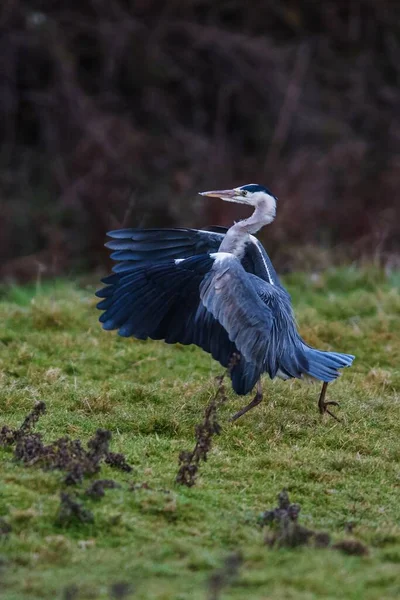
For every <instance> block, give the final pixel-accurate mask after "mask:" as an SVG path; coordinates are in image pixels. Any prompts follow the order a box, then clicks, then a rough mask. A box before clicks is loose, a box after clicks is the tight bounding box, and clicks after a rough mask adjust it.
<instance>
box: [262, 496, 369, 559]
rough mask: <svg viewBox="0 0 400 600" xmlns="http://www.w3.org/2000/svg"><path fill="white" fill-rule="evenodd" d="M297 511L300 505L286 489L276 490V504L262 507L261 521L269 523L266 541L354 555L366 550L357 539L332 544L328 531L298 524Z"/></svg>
mask: <svg viewBox="0 0 400 600" xmlns="http://www.w3.org/2000/svg"><path fill="white" fill-rule="evenodd" d="M300 511H301V507H300V505H299V504H291V502H290V500H289V495H288V493H287V491H286V490H282V492H280V494H278V506H277V507H276V508H274V509H272V510H268V511H265V512H264V513H262V515H261V517H260V524H261V525H262V526H268V527H269V531H268V533H267V535H266V537H265V543H266V544H267V545H268V546H270V547H271V548H296V547H298V546H311V547H314V548H331V549H333V550H340V551H341V552H345V553H346V554H354V555H357V556H366V555H367V554H368V548H367V547H366V546H365V545H364V544H362V543H361V542H359V541H358V540H343V541H341V542H337V543H335V544H332V541H331V536H330V534H329V533H327V532H325V531H315V530H314V529H309V528H308V527H304V526H303V525H300V523H299V522H298V518H299V514H300Z"/></svg>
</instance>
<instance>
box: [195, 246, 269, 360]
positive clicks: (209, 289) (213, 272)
mask: <svg viewBox="0 0 400 600" xmlns="http://www.w3.org/2000/svg"><path fill="white" fill-rule="evenodd" d="M212 257H213V259H214V264H213V266H212V268H211V269H210V271H209V272H208V273H207V274H206V275H205V276H204V279H203V281H202V282H201V285H200V298H201V301H202V303H203V305H204V306H205V307H206V309H207V310H208V311H209V312H210V313H211V314H212V315H213V316H214V317H215V318H216V319H217V320H218V321H219V323H221V325H222V326H223V328H224V329H225V330H226V331H227V333H228V336H229V339H230V340H231V341H232V342H234V343H235V346H236V347H237V349H238V350H239V352H240V353H241V354H242V355H243V356H244V358H245V360H246V361H248V362H250V363H254V364H258V365H260V366H263V365H266V362H267V355H268V353H269V351H270V341H271V332H272V329H273V325H274V315H273V314H272V312H271V310H270V309H269V308H268V306H267V305H266V303H265V302H264V301H263V299H262V298H261V297H260V295H259V293H258V292H257V289H256V287H255V285H254V280H257V279H258V278H257V277H255V276H254V275H250V274H248V273H247V272H246V271H245V270H244V268H243V267H242V265H241V264H240V261H239V260H238V259H237V258H236V257H235V256H234V255H232V254H229V253H223V252H219V253H216V254H214V255H212Z"/></svg>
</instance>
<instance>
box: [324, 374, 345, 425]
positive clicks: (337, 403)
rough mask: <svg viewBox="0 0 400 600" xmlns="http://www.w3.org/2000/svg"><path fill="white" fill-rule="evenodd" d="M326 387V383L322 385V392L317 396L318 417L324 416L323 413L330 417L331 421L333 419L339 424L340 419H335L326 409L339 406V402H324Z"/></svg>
mask: <svg viewBox="0 0 400 600" xmlns="http://www.w3.org/2000/svg"><path fill="white" fill-rule="evenodd" d="M327 387H328V384H327V383H326V382H324V383H323V385H322V390H321V394H320V396H319V400H318V410H319V413H320V415H324V414H325V413H327V414H328V415H330V416H331V417H332V418H333V419H335V420H336V421H339V423H341V422H342V421H341V419H339V417H337V416H336V415H335V414H334V413H333V412H331V411H330V410H329V408H328V406H338V407H339V406H340V404H339V402H335V401H334V400H331V401H328V402H325V396H326V389H327Z"/></svg>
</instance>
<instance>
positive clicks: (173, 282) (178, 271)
mask: <svg viewBox="0 0 400 600" xmlns="http://www.w3.org/2000/svg"><path fill="white" fill-rule="evenodd" d="M213 264H214V260H213V259H212V258H211V257H210V255H207V254H206V255H201V256H194V257H191V258H188V259H185V260H179V259H178V260H169V261H165V262H162V263H156V264H142V265H139V266H137V267H135V266H131V270H130V271H126V272H124V273H115V274H114V275H111V276H109V277H106V278H105V279H104V280H103V282H104V283H105V284H106V287H105V288H103V289H102V290H100V291H99V292H97V294H96V295H97V296H98V297H100V298H103V300H102V301H101V302H99V304H98V308H99V309H100V310H103V311H104V312H103V314H102V315H101V317H100V321H101V323H102V324H103V328H104V329H107V330H108V329H118V330H119V334H120V335H122V336H134V337H136V338H139V339H146V338H147V337H150V338H152V339H157V340H159V339H163V340H165V341H166V342H167V343H176V342H180V343H181V344H196V345H197V346H199V347H200V348H203V350H205V351H206V352H209V353H210V354H211V355H212V356H213V358H215V359H216V360H218V361H219V362H220V363H221V364H222V365H223V366H224V367H227V366H228V365H229V362H230V359H231V357H232V355H233V354H234V353H238V350H237V348H236V346H235V343H234V342H233V341H232V340H230V339H229V335H228V333H227V331H226V330H225V329H224V327H223V325H222V324H221V323H220V322H219V321H218V320H217V319H215V318H214V316H213V315H212V314H211V313H210V312H209V311H208V310H207V309H206V307H205V306H204V305H203V304H202V302H201V300H200V292H199V289H200V285H201V282H202V280H203V279H204V276H205V275H206V273H208V271H209V270H210V269H211V267H212V266H213ZM261 373H262V365H255V364H252V363H248V362H247V361H246V360H245V359H244V358H243V357H242V358H241V359H240V361H239V363H238V364H236V365H235V366H234V367H233V369H232V370H231V378H232V385H233V388H234V390H235V391H236V393H238V394H247V393H248V392H249V391H250V390H251V389H252V388H253V387H254V385H255V383H256V382H257V380H258V379H259V377H260V375H261Z"/></svg>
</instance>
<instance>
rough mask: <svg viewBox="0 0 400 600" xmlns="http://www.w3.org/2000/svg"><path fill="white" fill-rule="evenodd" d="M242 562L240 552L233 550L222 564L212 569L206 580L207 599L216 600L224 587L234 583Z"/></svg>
mask: <svg viewBox="0 0 400 600" xmlns="http://www.w3.org/2000/svg"><path fill="white" fill-rule="evenodd" d="M242 563H243V557H242V555H241V553H240V552H234V553H233V554H230V555H229V556H228V557H227V558H226V559H225V561H224V564H223V566H222V567H221V568H220V569H218V570H216V571H214V573H213V574H212V575H211V576H210V578H209V580H208V600H218V598H220V597H221V594H222V592H223V590H224V588H226V587H228V586H230V585H232V583H234V581H235V579H236V578H237V577H238V574H239V569H240V567H241V565H242Z"/></svg>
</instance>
